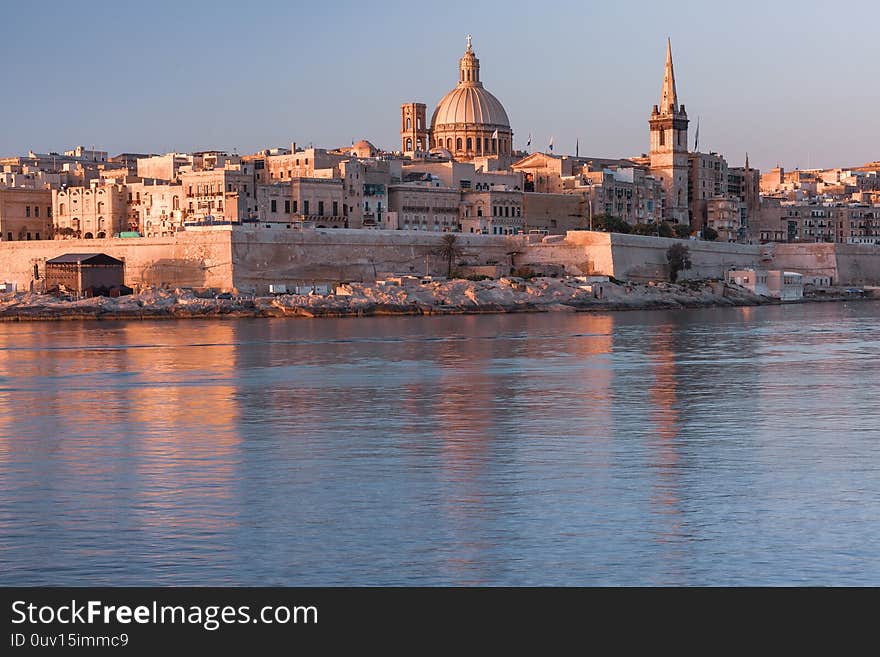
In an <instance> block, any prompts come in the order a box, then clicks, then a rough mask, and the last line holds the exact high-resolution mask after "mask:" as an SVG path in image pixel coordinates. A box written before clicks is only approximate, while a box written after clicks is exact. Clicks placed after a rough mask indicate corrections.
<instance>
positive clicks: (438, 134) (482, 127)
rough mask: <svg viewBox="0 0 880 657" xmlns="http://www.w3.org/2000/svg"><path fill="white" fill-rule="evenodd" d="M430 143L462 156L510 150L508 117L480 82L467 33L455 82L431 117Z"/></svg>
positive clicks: (500, 152)
mask: <svg viewBox="0 0 880 657" xmlns="http://www.w3.org/2000/svg"><path fill="white" fill-rule="evenodd" d="M431 144H432V146H433V147H435V148H445V149H446V150H448V151H449V152H450V153H452V154H453V157H454V158H455V159H463V160H468V159H473V158H474V157H480V156H499V155H505V156H508V155H510V154H511V152H512V149H513V130H511V128H510V119H509V118H508V117H507V112H506V111H504V106H503V105H502V104H501V101H499V100H498V99H497V98H496V97H495V96H493V95H492V94H491V93H489V92H488V91H487V90H486V89H485V88H484V87H483V83H482V82H480V60H479V59H477V56H476V55H475V54H474V51H473V48H472V47H471V37H470V35H468V38H467V50H465V53H464V56H463V57H462V58H461V60H460V61H459V64H458V84H457V85H456V87H455V88H454V89H453V90H452V91H450V92H449V93H448V94H446V95H445V96H443V98H442V99H441V100H440V102H439V103H437V109H435V110H434V115H433V116H432V117H431Z"/></svg>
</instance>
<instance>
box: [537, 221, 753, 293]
mask: <svg viewBox="0 0 880 657" xmlns="http://www.w3.org/2000/svg"><path fill="white" fill-rule="evenodd" d="M675 243H683V244H686V245H687V247H688V249H689V250H690V255H691V260H692V262H693V268H692V269H690V270H688V271H685V272H682V274H681V278H684V279H699V278H723V277H724V272H725V271H727V270H728V269H731V268H737V269H742V268H745V267H758V266H761V264H760V263H761V259H760V255H761V248H760V247H759V246H754V245H749V244H729V243H726V242H704V241H698V240H676V239H671V238H665V237H649V236H644V235H623V234H620V233H599V232H592V231H569V232H568V233H566V236H565V239H564V240H563V241H559V242H552V241H549V243H542V244H535V245H530V246H529V247H528V254H527V256H525V258H524V259H523V263H524V264H528V263H530V262H533V263H535V264H538V263H550V262H556V263H559V264H562V265H564V266H565V268H566V271H567V272H568V273H571V274H605V275H607V276H614V277H616V278H619V279H622V280H633V281H640V280H658V279H660V280H662V279H665V278H666V276H667V274H668V272H667V263H666V250H667V249H668V248H669V247H670V246H671V245H672V244H675Z"/></svg>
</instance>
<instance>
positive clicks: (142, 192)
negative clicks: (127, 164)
mask: <svg viewBox="0 0 880 657" xmlns="http://www.w3.org/2000/svg"><path fill="white" fill-rule="evenodd" d="M125 187H126V191H127V193H128V203H129V208H130V212H129V226H128V227H129V229H131V230H136V231H138V232H140V234H141V235H143V236H145V237H164V236H169V235H174V233H176V232H178V231H181V230H183V229H184V224H185V223H186V219H187V211H186V209H185V207H186V205H185V198H186V194H185V192H184V189H183V185H180V184H167V183H165V184H163V183H157V182H155V181H154V182H146V181H142V182H136V183H128V184H126V186H125Z"/></svg>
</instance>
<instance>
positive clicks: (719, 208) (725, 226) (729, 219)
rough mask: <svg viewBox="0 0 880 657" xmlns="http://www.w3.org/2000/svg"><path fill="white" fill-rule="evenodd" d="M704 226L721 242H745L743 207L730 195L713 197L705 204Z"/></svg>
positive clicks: (737, 199)
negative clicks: (714, 232) (711, 230)
mask: <svg viewBox="0 0 880 657" xmlns="http://www.w3.org/2000/svg"><path fill="white" fill-rule="evenodd" d="M705 208H706V222H705V225H706V226H708V227H709V228H712V229H713V230H715V231H716V232H717V233H718V238H717V239H718V240H720V241H722V242H739V241H745V235H746V216H745V205H744V204H743V203H742V202H741V201H740V200H739V198H737V197H736V196H733V195H732V194H720V195H718V196H713V197H712V198H710V199H708V200H707V201H706V202H705Z"/></svg>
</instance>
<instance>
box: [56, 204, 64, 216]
mask: <svg viewBox="0 0 880 657" xmlns="http://www.w3.org/2000/svg"><path fill="white" fill-rule="evenodd" d="M64 210H65V208H64V203H62V204H61V205H59V206H58V214H64Z"/></svg>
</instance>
